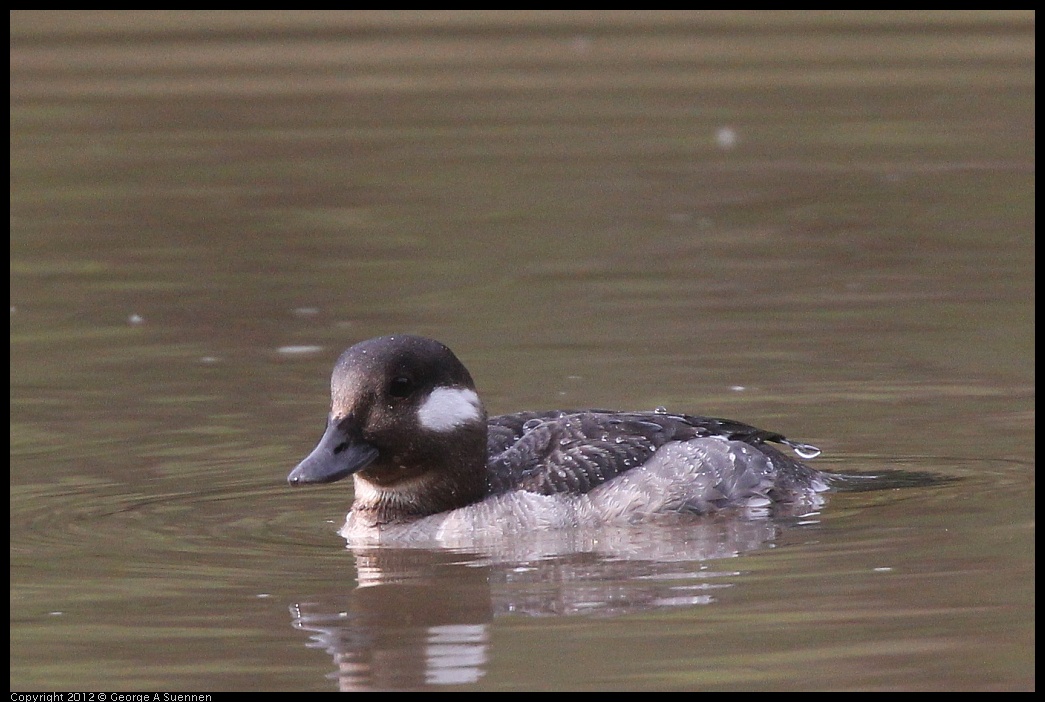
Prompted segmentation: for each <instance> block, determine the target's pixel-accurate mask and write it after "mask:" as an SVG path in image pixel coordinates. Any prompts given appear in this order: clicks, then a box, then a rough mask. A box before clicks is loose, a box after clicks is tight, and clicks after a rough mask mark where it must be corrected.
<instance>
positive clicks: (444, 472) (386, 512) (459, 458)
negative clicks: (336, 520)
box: [352, 426, 489, 526]
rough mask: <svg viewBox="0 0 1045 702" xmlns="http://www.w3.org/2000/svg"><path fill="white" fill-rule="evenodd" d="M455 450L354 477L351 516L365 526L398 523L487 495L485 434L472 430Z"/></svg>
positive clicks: (360, 473)
mask: <svg viewBox="0 0 1045 702" xmlns="http://www.w3.org/2000/svg"><path fill="white" fill-rule="evenodd" d="M484 429H485V426H484ZM480 438H481V442H480V441H479V440H480ZM454 449H455V450H453V451H449V452H446V451H436V452H430V453H428V454H427V456H425V457H418V458H417V459H416V460H414V461H410V462H409V463H406V464H405V465H404V464H403V463H399V464H396V465H390V464H384V465H375V466H371V467H369V468H367V469H366V470H363V471H360V472H359V473H357V474H356V475H354V476H353V478H354V482H355V501H354V502H353V503H352V519H353V520H355V521H358V522H362V523H364V524H367V525H368V526H380V525H382V524H402V523H406V522H412V521H415V520H417V519H421V518H423V517H427V516H429V515H432V514H439V513H440V512H447V511H450V510H453V509H459V508H461V507H467V506H468V505H470V504H473V503H475V502H479V501H480V500H482V499H484V498H485V497H486V496H487V495H488V494H489V487H488V480H487V472H488V471H487V468H486V436H485V434H484V435H483V436H481V437H480V436H478V432H476V433H474V434H473V435H472V436H469V437H468V440H467V441H460V442H456V443H455V444H454ZM435 456H438V457H439V458H440V459H441V460H438V461H437V460H436V459H435V458H434V457H435Z"/></svg>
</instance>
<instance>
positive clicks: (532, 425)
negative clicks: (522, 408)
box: [523, 419, 544, 431]
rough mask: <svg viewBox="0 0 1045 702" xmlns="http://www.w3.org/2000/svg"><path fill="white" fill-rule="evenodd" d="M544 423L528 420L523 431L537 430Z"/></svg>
mask: <svg viewBox="0 0 1045 702" xmlns="http://www.w3.org/2000/svg"><path fill="white" fill-rule="evenodd" d="M543 421H544V420H542V419H530V420H527V421H526V422H525V423H524V424H523V431H530V430H531V429H536V428H537V427H539V426H540V425H541V423H542V422H543Z"/></svg>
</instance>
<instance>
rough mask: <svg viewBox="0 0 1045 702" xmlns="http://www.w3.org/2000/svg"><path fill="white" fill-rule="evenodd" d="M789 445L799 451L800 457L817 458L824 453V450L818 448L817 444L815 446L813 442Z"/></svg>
mask: <svg viewBox="0 0 1045 702" xmlns="http://www.w3.org/2000/svg"><path fill="white" fill-rule="evenodd" d="M789 445H790V446H791V449H792V450H793V451H794V452H795V453H797V454H798V456H799V457H800V458H805V459H810V458H816V457H817V456H819V455H820V454H821V453H823V451H821V450H820V449H818V448H817V447H816V446H813V445H812V444H789Z"/></svg>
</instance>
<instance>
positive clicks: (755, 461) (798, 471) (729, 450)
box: [488, 410, 825, 513]
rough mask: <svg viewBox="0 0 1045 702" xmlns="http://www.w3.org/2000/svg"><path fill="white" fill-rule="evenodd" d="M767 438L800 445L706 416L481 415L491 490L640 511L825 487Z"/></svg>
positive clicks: (696, 508) (694, 507)
mask: <svg viewBox="0 0 1045 702" xmlns="http://www.w3.org/2000/svg"><path fill="white" fill-rule="evenodd" d="M770 441H772V442H780V443H785V444H787V445H790V446H792V447H802V445H800V444H794V443H792V442H789V441H788V440H787V439H786V438H785V437H783V436H782V435H780V434H775V433H772V432H766V431H762V430H760V429H756V428H754V427H751V426H748V425H746V424H742V423H739V422H733V421H730V420H723V419H715V418H710V417H696V416H690V415H680V414H667V413H661V412H612V411H606V410H583V411H566V412H523V413H518V414H511V415H501V416H497V417H492V418H491V419H490V420H489V438H488V449H489V454H488V455H489V461H488V468H489V482H490V492H491V494H500V493H503V492H506V491H509V490H525V491H527V492H532V493H536V494H540V495H559V494H570V495H589V496H590V497H591V499H593V500H599V501H606V500H609V501H612V502H613V503H619V504H620V505H622V506H621V509H633V510H638V511H639V512H647V511H658V512H659V511H687V512H698V513H704V512H707V511H712V510H715V509H721V508H723V507H727V506H729V505H730V504H734V503H740V502H744V501H748V502H750V501H752V500H755V501H759V500H767V501H768V500H771V499H772V500H784V501H787V500H788V499H789V498H790V497H791V496H792V495H804V494H808V493H810V492H819V491H821V490H823V489H824V487H825V483H824V481H823V479H822V478H821V475H820V474H819V473H818V471H815V470H813V469H811V468H809V467H807V466H805V465H804V464H802V463H800V462H799V461H797V460H794V459H792V458H790V457H788V456H786V455H784V454H783V453H781V452H780V451H777V450H776V449H774V448H773V447H772V446H769V445H768V444H767V443H766V442H770ZM618 476H622V479H621V480H614V478H617V477H618ZM646 496H648V499H647V497H646ZM638 503H644V504H638ZM654 503H662V504H657V505H654ZM614 511H616V510H614Z"/></svg>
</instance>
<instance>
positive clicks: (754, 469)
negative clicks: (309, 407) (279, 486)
mask: <svg viewBox="0 0 1045 702" xmlns="http://www.w3.org/2000/svg"><path fill="white" fill-rule="evenodd" d="M330 394H331V407H330V415H329V418H328V420H327V428H326V432H325V433H324V434H323V437H322V438H321V439H320V441H319V444H318V445H317V446H316V448H315V449H314V450H313V451H312V453H310V454H309V455H308V457H306V458H305V459H304V460H303V461H301V463H299V464H298V466H297V467H296V468H294V470H293V471H292V472H291V473H290V475H289V477H288V478H287V479H288V481H289V482H290V484H291V485H303V484H306V483H328V482H334V481H336V480H341V479H342V478H346V477H348V476H349V475H351V476H352V477H353V479H354V481H355V501H354V502H353V504H352V510H351V511H350V512H349V514H348V520H347V522H346V524H345V527H344V529H343V530H342V534H344V535H346V536H351V535H353V534H355V535H370V536H374V535H379V534H381V535H385V534H387V535H395V534H397V533H406V532H414V533H416V532H423V533H425V534H427V535H429V536H433V535H436V534H437V533H439V532H440V531H441V530H445V529H461V528H479V529H486V528H491V527H493V528H500V529H501V530H503V531H506V532H507V533H511V532H512V530H515V529H525V528H531V529H532V528H549V527H551V528H554V527H570V526H597V525H600V524H612V523H620V522H636V521H641V520H643V519H646V518H653V517H657V516H660V515H671V514H674V515H679V514H685V513H692V514H705V513H709V512H714V511H717V510H721V509H724V508H729V507H735V506H741V507H756V508H758V507H765V506H767V505H770V504H772V503H798V502H802V501H804V500H810V499H812V498H813V497H814V496H815V495H816V493H818V492H821V491H823V490H826V489H827V476H826V475H825V474H823V473H820V472H819V471H816V470H813V469H812V468H809V467H807V466H806V465H804V464H802V463H801V462H799V461H798V460H795V459H793V458H790V457H789V456H786V455H784V454H783V453H781V452H780V451H778V450H777V449H775V448H774V447H772V446H770V445H769V443H768V442H774V443H778V444H784V445H786V446H789V447H791V448H792V449H793V450H794V451H795V452H796V453H797V454H798V455H799V456H801V457H806V458H812V457H815V455H816V454H818V453H819V451H818V450H817V449H816V448H815V447H812V446H808V445H805V444H799V443H795V442H792V441H789V440H788V439H786V438H785V437H783V436H781V435H780V434H776V433H773V432H768V431H763V430H761V429H756V428H754V427H751V426H748V425H746V424H741V423H739V422H734V421H731V420H728V419H713V418H709V417H696V416H690V415H684V414H671V413H668V412H666V411H665V410H662V409H657V410H655V411H652V412H616V411H609V410H598V409H591V410H568V411H549V412H519V413H517V414H505V415H500V416H496V417H487V416H486V410H485V409H484V408H483V404H482V402H481V401H480V399H479V395H478V394H477V393H476V391H475V384H474V383H473V381H472V376H471V375H470V374H469V373H468V370H467V369H466V368H465V367H464V364H462V363H461V361H459V360H458V358H457V356H455V355H454V353H453V352H452V351H451V350H450V349H448V348H447V347H446V346H444V345H443V344H441V343H439V342H438V341H433V340H432V339H426V338H424V337H420V336H410V335H395V336H383V337H378V338H376V339H370V340H368V341H363V342H360V343H358V344H356V345H355V346H352V347H351V348H349V349H348V350H347V351H345V352H344V353H343V354H341V357H340V358H339V359H338V361H337V364H336V365H335V366H334V372H333V375H332V377H331V380H330Z"/></svg>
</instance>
